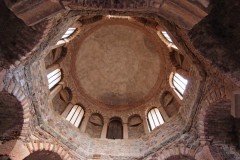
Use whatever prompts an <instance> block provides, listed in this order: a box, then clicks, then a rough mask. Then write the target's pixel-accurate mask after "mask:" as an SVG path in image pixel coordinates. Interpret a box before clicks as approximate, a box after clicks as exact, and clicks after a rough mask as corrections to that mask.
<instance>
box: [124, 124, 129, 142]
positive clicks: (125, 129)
mask: <svg viewBox="0 0 240 160" xmlns="http://www.w3.org/2000/svg"><path fill="white" fill-rule="evenodd" d="M123 139H128V123H127V122H123Z"/></svg>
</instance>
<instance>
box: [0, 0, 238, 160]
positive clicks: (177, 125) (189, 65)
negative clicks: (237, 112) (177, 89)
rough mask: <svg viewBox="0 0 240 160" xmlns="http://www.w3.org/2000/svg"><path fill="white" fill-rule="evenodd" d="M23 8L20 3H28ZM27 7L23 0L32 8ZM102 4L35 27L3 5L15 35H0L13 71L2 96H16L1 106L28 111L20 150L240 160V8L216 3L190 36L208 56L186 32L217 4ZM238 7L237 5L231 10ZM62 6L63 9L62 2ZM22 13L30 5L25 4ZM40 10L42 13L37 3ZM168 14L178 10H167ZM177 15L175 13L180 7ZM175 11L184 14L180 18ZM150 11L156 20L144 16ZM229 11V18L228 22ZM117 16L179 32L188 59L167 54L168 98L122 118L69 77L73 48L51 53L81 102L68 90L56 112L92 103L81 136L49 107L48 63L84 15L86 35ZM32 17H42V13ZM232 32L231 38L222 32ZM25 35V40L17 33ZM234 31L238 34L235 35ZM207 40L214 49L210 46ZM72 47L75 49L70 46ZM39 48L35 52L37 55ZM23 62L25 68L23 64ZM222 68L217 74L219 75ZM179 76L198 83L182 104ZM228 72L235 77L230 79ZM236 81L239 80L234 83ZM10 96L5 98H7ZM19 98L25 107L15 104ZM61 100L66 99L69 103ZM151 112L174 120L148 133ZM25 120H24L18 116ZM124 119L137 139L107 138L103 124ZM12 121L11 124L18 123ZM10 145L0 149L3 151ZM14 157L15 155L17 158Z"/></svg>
mask: <svg viewBox="0 0 240 160" xmlns="http://www.w3.org/2000/svg"><path fill="white" fill-rule="evenodd" d="M6 1H7V0H6ZM15 2H17V3H19V4H20V3H21V1H15ZM28 2H29V1H24V3H28ZM31 2H32V4H36V3H35V2H36V1H34V0H32V1H31ZM41 2H47V1H41ZM99 2H103V1H98V2H97V1H96V3H95V1H87V2H86V3H83V4H82V3H81V2H79V1H62V4H63V5H65V7H66V8H68V9H70V10H71V9H76V10H79V9H81V11H69V13H66V15H64V14H59V15H57V16H56V17H55V18H53V19H51V20H48V21H42V22H41V23H38V24H36V26H33V27H27V26H26V25H25V24H24V23H23V22H22V21H21V20H19V19H17V18H16V17H15V16H14V15H13V13H12V12H10V11H9V10H7V9H6V7H5V6H4V4H3V3H2V4H0V7H2V8H1V11H2V12H4V14H1V15H2V16H3V18H2V20H3V21H4V23H3V24H5V23H6V22H7V20H8V19H6V17H7V16H9V17H10V21H9V24H7V27H9V28H7V27H6V25H3V28H4V27H5V28H4V30H5V31H6V32H5V33H4V32H1V33H0V34H2V35H3V37H4V38H5V39H6V41H3V42H2V44H3V45H1V44H0V48H1V49H2V50H3V51H0V52H2V53H3V54H1V55H2V57H3V58H1V56H0V58H1V60H2V59H3V63H2V62H0V63H1V64H0V67H2V66H3V67H4V68H8V67H10V69H9V70H2V71H1V72H0V90H1V92H0V97H1V98H2V97H3V98H4V97H7V98H4V101H1V98H0V104H4V105H5V104H8V106H10V107H9V109H11V108H13V107H16V106H19V108H20V109H21V110H22V111H21V113H22V115H23V116H22V119H23V127H22V130H21V132H20V134H19V135H18V139H19V141H21V143H23V144H25V147H26V148H27V149H28V151H29V152H30V153H31V154H30V155H29V157H31V156H34V155H35V154H38V155H37V157H38V158H39V157H40V158H41V156H44V158H46V156H51V154H50V152H51V153H52V152H54V154H53V157H47V158H48V159H54V158H56V157H57V159H63V160H65V159H66V160H67V159H70V160H71V159H74V160H75V159H76V160H79V159H84V160H85V159H106V160H137V159H142V160H155V159H156V160H175V159H187V160H192V159H196V160H214V159H216V160H224V159H227V160H228V159H229V160H231V159H240V155H239V141H240V140H239V137H240V134H239V133H240V125H239V124H240V123H239V120H238V119H233V117H231V116H230V103H229V102H230V98H231V93H232V91H233V90H235V89H238V87H237V85H239V78H238V77H239V75H238V72H239V67H238V66H237V64H238V63H237V61H236V60H237V58H238V55H237V52H238V47H237V46H238V45H237V43H236V44H235V43H232V41H231V40H234V42H238V37H239V35H238V34H235V35H234V34H233V33H232V32H236V28H237V27H238V23H237V24H236V26H232V22H230V20H229V21H228V19H229V17H230V19H231V17H233V16H234V14H236V13H238V8H237V7H238V2H237V1H228V2H227V1H224V2H223V1H218V2H217V1H212V5H215V6H212V7H213V9H212V12H211V13H210V15H209V16H208V17H206V19H204V20H203V21H202V22H200V23H199V24H198V25H196V27H195V28H194V29H193V30H192V31H191V32H190V35H191V38H192V40H193V43H194V45H195V47H196V48H197V49H199V51H202V53H200V52H199V51H197V50H196V49H195V48H194V47H193V46H192V44H191V41H190V39H189V36H188V35H187V33H188V32H187V31H186V30H183V29H182V28H179V26H181V27H185V28H188V29H190V28H191V27H192V26H193V25H194V24H196V23H197V22H198V21H199V20H200V19H201V18H202V17H203V16H205V15H206V13H205V12H204V10H205V9H206V8H204V7H206V6H207V5H206V3H207V2H208V1H201V0H199V1H198V2H192V1H176V0H174V1H170V0H168V1H131V3H126V1H111V2H110V1H108V3H101V4H100V3H99ZM104 2H105V1H104ZM128 2H129V1H128ZM229 2H232V4H230V3H229ZM53 3H56V4H58V2H57V1H56V2H55V1H54V2H53ZM227 3H229V4H227ZM39 4H41V3H39ZM43 4H44V3H43ZM222 4H224V5H223V6H224V7H225V10H224V9H219V7H223V6H221V5H222ZM8 5H9V4H8ZM10 6H11V5H10ZM16 6H17V5H16ZM101 6H102V8H101ZM196 6H198V7H196ZM18 7H19V6H18ZM22 7H23V8H24V7H26V6H24V5H23V6H22ZM35 7H36V8H38V5H37V6H35ZM168 7H170V9H167V8H168ZM171 7H173V8H172V9H171ZM4 8H5V9H4ZM50 8H51V7H50ZM199 8H200V9H199ZM2 9H3V10H2ZM12 9H13V11H14V12H15V14H19V12H17V11H18V10H17V9H21V5H20V8H15V9H14V8H12ZM156 9H157V10H156ZM208 9H210V8H208ZM176 10H177V11H178V12H175V11H176ZM26 11H27V12H28V11H31V8H28V9H27V10H26ZM41 11H43V10H41ZM109 11H110V12H109ZM146 11H147V14H146V13H144V12H146ZM172 11H174V13H173V12H172ZM225 11H229V13H228V14H226V16H225V13H224V12H225ZM230 11H234V12H230ZM27 12H26V13H27ZM150 12H152V13H154V14H157V15H161V16H163V17H166V18H167V19H168V20H172V21H174V22H173V23H175V24H178V25H179V26H176V25H173V24H171V23H169V22H167V21H165V20H162V19H161V18H158V17H157V16H151V15H149V13H150ZM41 13H42V12H41ZM46 13H47V14H46V15H44V14H41V16H39V17H40V20H44V19H45V18H46V17H48V14H49V16H50V17H51V16H52V14H50V13H49V12H46ZM51 13H52V12H51ZM54 13H55V11H54ZM109 13H110V14H112V13H114V14H116V15H118V14H119V15H128V14H129V15H131V14H132V15H134V14H135V15H137V16H138V18H136V17H134V18H131V20H132V21H134V23H135V22H136V23H138V24H139V25H141V26H144V27H146V28H147V29H149V30H150V28H151V29H153V30H154V31H157V28H158V27H160V26H161V27H163V28H164V29H166V30H167V31H168V32H169V33H171V34H170V35H171V38H172V39H173V41H174V43H175V44H176V45H177V47H178V48H179V53H180V54H181V55H180V56H179V55H176V54H173V53H172V54H171V53H170V54H168V52H166V54H165V53H164V56H163V59H164V60H166V66H165V71H164V72H163V73H162V76H166V77H164V81H163V83H162V84H161V85H159V93H157V94H156V95H155V97H153V98H152V99H151V101H148V102H146V103H145V104H144V105H142V106H140V107H138V108H135V107H132V106H131V107H132V108H130V109H129V110H124V111H123V110H120V111H117V110H109V109H108V108H100V106H97V105H94V104H92V103H91V102H88V101H87V100H85V99H84V97H81V96H79V94H78V90H77V88H76V87H75V85H74V82H73V80H72V79H71V75H69V73H70V71H71V68H70V67H69V68H68V67H67V66H71V64H70V63H71V60H70V58H69V56H70V57H71V52H73V50H65V51H64V55H65V54H66V53H67V55H66V56H65V57H64V56H62V52H61V54H59V53H60V51H59V52H58V53H57V54H56V55H53V54H51V53H50V54H49V55H48V56H47V57H46V58H45V60H46V61H47V62H46V61H45V62H46V66H47V68H48V67H49V66H51V65H52V64H54V63H58V64H60V67H61V68H62V69H63V71H64V77H63V79H62V81H63V82H64V84H66V86H67V87H69V88H71V91H72V96H63V94H64V93H63V94H62V95H61V92H60V93H59V94H58V95H57V96H56V97H55V99H53V104H55V107H56V108H57V107H59V108H58V109H56V110H58V112H59V113H61V112H62V111H63V110H64V109H65V108H64V107H63V106H65V107H66V105H67V104H69V102H71V103H72V104H81V105H83V108H84V109H85V112H86V114H85V116H84V119H83V122H85V121H86V123H88V124H86V126H87V127H86V128H87V129H86V131H85V132H86V133H83V132H82V128H81V127H82V126H80V128H76V127H74V126H73V125H71V124H70V123H69V122H68V121H66V120H64V118H63V117H61V116H60V114H54V112H53V110H52V109H51V108H50V107H49V103H48V100H49V95H50V91H49V90H48V85H47V79H46V69H45V67H46V66H45V65H44V63H45V62H44V57H45V56H46V55H47V53H49V52H50V50H51V47H52V46H49V45H52V44H56V42H57V41H58V40H59V39H60V38H61V35H62V34H63V33H64V31H66V29H67V28H68V27H69V26H70V24H72V23H73V22H74V21H76V20H77V19H78V18H79V17H80V16H76V15H78V14H82V15H85V16H86V15H88V14H91V15H90V16H86V17H82V18H81V20H80V22H81V24H79V25H83V26H81V27H80V28H79V31H80V30H81V31H82V30H83V31H84V30H85V31H87V30H88V29H89V26H94V24H95V23H101V22H103V20H106V17H104V16H102V15H106V14H109ZM130 13H131V14H130ZM189 13H191V14H189ZM94 15H97V16H94ZM140 15H141V16H143V17H145V16H146V15H148V17H147V16H146V17H147V18H146V19H148V21H146V19H144V18H143V19H142V18H139V16H140ZM176 15H177V16H176ZM18 16H19V15H18ZM31 16H33V17H34V14H32V15H31ZM217 16H218V17H217ZM39 17H35V18H39ZM216 17H217V20H216ZM219 17H220V20H219ZM25 18H26V17H25ZM28 18H29V17H28ZM104 18H105V19H104ZM176 18H177V19H176ZM234 18H235V17H234ZM23 19H24V18H23ZM49 19H50V18H49ZM232 19H233V18H232ZM24 20H25V22H30V21H27V20H34V19H31V17H30V19H24ZM35 20H36V19H35ZM35 20H34V21H35ZM218 20H219V21H225V22H226V23H225V24H223V25H222V26H221V27H223V28H221V27H220V29H219V28H218V27H219V26H217V29H216V30H215V27H216V24H220V23H219V21H218ZM32 22H33V21H32ZM212 22H214V24H213V23H212ZM215 22H217V23H215ZM236 22H237V20H236ZM52 23H53V24H52ZM78 23H79V22H78ZM53 26H55V27H53ZM228 26H229V27H228ZM161 27H160V28H161ZM50 28H51V29H50ZM225 29H226V32H222V31H225ZM18 32H19V33H20V34H17V33H18ZM33 33H34V34H33ZM84 33H86V32H81V33H80V34H79V36H81V34H84ZM219 33H220V34H219ZM225 33H228V35H231V36H229V37H228V35H225ZM13 35H16V36H15V38H13V37H14V36H13ZM8 36H9V37H10V38H9V37H8ZM195 36H196V37H195ZM19 37H20V38H19ZM205 38H206V41H203V39H205ZM229 38H230V39H229ZM15 39H16V41H15ZM13 42H16V44H13ZM230 42H231V44H230ZM70 44H71V42H70ZM225 44H226V45H225ZM18 45H19V46H20V47H19V46H18ZM161 45H162V44H161ZM1 46H3V48H2V47H1ZM66 46H67V47H70V46H71V45H66ZM209 46H211V47H209ZM4 47H5V48H4ZM165 47H166V46H165ZM65 49H66V48H65ZM33 50H34V51H36V52H33ZM56 50H57V49H56ZM169 51H171V50H169ZM9 53H11V54H9ZM215 53H217V54H218V55H216V54H215ZM31 55H33V56H31ZM60 55H61V56H60ZM219 55H221V56H219ZM233 56H235V58H233ZM59 57H64V58H59ZM223 57H224V60H223ZM236 57H237V58H236ZM30 58H31V59H30ZM225 58H226V59H225ZM57 59H58V60H57ZM59 59H61V60H59ZM207 59H208V60H207ZM235 59H236V60H235ZM16 60H18V61H17V62H16ZM213 60H217V62H216V64H215V63H212V62H211V61H213ZM226 60H227V61H226ZM24 62H27V63H24ZM226 62H228V63H226ZM10 64H13V65H10ZM23 65H25V66H23ZM216 66H217V67H218V69H216V68H215V67H216ZM178 69H181V73H184V74H185V75H186V76H187V77H188V78H189V85H188V86H187V90H186V93H185V94H184V99H183V100H182V101H181V100H179V99H178V97H177V95H176V94H175V93H174V91H173V90H172V88H171V87H170V85H169V78H168V77H169V75H170V73H171V72H172V71H176V70H177V71H180V70H178ZM226 73H227V74H228V75H227V76H226ZM228 77H230V78H232V79H231V80H232V81H230V80H229V79H228ZM232 82H234V83H235V84H234V83H232ZM236 84H237V85H236ZM3 88H4V91H2V89H3ZM63 88H64V87H63ZM165 91H168V92H169V94H170V95H171V96H170V98H169V97H167V98H166V97H165V98H164V96H163V95H164V92H165ZM63 92H64V91H63ZM1 95H3V96H1ZM162 96H163V97H162ZM69 97H71V98H69ZM171 97H173V98H171ZM6 99H7V100H6ZM12 99H14V102H16V103H14V104H13V103H11V104H10V102H11V101H12ZM60 101H64V104H63V103H62V102H60ZM173 102H174V103H173ZM15 104H17V105H15ZM170 104H171V105H172V106H171V107H169V105H170ZM176 106H177V107H176ZM152 107H158V108H161V107H163V108H164V107H165V111H166V113H167V114H168V115H169V117H171V118H170V119H168V120H167V121H166V122H165V124H163V125H161V126H159V127H157V128H156V129H155V130H153V131H152V132H151V133H149V134H146V133H147V131H146V126H144V124H146V123H147V121H146V114H147V112H148V110H149V109H151V108H152ZM166 107H169V108H166ZM7 111H8V110H6V111H5V110H4V111H1V112H0V113H5V112H6V113H7ZM93 113H98V114H99V115H101V116H100V117H101V118H100V119H101V120H102V121H103V122H101V120H100V121H99V120H96V119H94V118H90V119H88V116H89V117H90V116H91V115H92V114H93ZM133 115H139V116H140V119H142V122H141V121H139V123H138V122H136V123H135V121H134V123H133V122H132V121H131V120H130V118H131V117H132V116H133ZM17 116H21V115H19V114H18V115H17ZM116 116H117V117H120V119H121V120H122V121H123V124H124V125H125V126H126V124H127V126H128V127H127V128H128V136H129V137H128V138H129V139H124V140H109V139H104V138H99V137H100V135H101V130H102V128H103V126H104V125H106V124H108V120H109V119H110V118H112V117H116ZM17 118H19V117H17ZM7 120H10V119H9V116H8V117H7ZM8 124H9V123H8ZM93 124H94V125H93ZM96 124H97V125H96ZM136 124H140V125H136ZM135 125H136V126H137V127H136V126H135ZM96 126H97V127H96ZM134 127H136V128H134ZM143 132H144V133H143ZM88 135H90V136H88ZM7 143H8V142H6V143H5V144H7ZM3 145H4V144H2V145H0V146H1V147H4V146H3ZM9 146H10V148H11V147H14V146H15V142H13V143H12V144H11V145H9ZM9 146H8V147H9ZM1 147H0V149H1ZM10 150H11V149H10ZM19 151H21V150H19ZM0 153H3V154H8V152H3V151H2V150H0ZM39 153H40V154H39ZM41 153H42V154H41ZM10 157H14V156H12V155H10ZM59 157H60V158H59ZM33 159H36V158H35V157H34V158H33ZM42 159H43V158H42ZM13 160H15V159H13ZM16 160H18V159H16Z"/></svg>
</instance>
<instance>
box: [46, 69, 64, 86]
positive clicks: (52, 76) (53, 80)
mask: <svg viewBox="0 0 240 160" xmlns="http://www.w3.org/2000/svg"><path fill="white" fill-rule="evenodd" d="M61 77H62V73H61V70H60V69H59V68H57V69H55V70H54V71H52V72H50V73H49V74H48V75H47V78H48V88H49V89H51V88H52V87H53V86H55V85H56V84H57V83H58V82H60V80H61Z"/></svg>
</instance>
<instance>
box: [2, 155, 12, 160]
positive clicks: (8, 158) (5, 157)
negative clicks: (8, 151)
mask: <svg viewBox="0 0 240 160" xmlns="http://www.w3.org/2000/svg"><path fill="white" fill-rule="evenodd" d="M0 160H11V158H10V157H9V156H8V155H0Z"/></svg>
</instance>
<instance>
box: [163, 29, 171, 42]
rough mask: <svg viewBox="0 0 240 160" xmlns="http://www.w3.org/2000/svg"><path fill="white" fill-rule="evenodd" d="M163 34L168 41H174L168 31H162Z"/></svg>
mask: <svg viewBox="0 0 240 160" xmlns="http://www.w3.org/2000/svg"><path fill="white" fill-rule="evenodd" d="M162 34H163V36H164V37H165V38H166V39H167V40H168V42H170V43H173V41H172V39H171V37H170V36H169V35H168V33H167V32H166V31H162Z"/></svg>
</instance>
